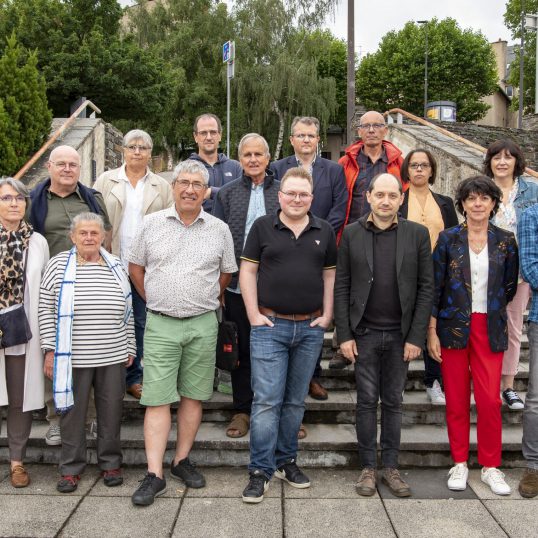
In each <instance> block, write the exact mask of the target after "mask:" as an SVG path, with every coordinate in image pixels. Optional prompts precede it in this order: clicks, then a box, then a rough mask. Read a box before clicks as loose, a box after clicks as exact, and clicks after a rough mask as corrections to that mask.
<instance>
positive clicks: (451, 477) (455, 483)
mask: <svg viewBox="0 0 538 538" xmlns="http://www.w3.org/2000/svg"><path fill="white" fill-rule="evenodd" d="M468 476H469V469H467V465H466V464H465V463H456V465H454V467H452V469H450V471H448V481H447V484H446V485H447V486H448V489H451V490H452V491H463V490H465V489H466V488H467V478H468Z"/></svg>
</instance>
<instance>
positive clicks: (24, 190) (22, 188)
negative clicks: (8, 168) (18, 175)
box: [0, 176, 30, 198]
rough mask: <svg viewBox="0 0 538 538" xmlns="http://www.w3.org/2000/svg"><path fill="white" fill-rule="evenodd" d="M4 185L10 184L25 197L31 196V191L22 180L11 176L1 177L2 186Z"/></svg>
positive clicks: (0, 184)
mask: <svg viewBox="0 0 538 538" xmlns="http://www.w3.org/2000/svg"><path fill="white" fill-rule="evenodd" d="M4 185H9V186H10V187H12V188H13V189H15V190H16V191H17V192H18V193H19V194H22V195H23V196H24V197H25V198H30V191H29V190H28V187H26V185H25V184H24V183H23V182H22V181H19V180H18V179H15V178H14V177H9V176H4V177H0V187H3V186H4Z"/></svg>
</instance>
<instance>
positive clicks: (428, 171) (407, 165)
mask: <svg viewBox="0 0 538 538" xmlns="http://www.w3.org/2000/svg"><path fill="white" fill-rule="evenodd" d="M436 177H437V162H436V161H435V158H434V156H433V155H432V153H431V152H430V151H428V150H427V149H423V148H417V149H414V150H412V151H410V152H409V153H408V154H407V156H406V158H405V160H404V162H403V164H402V180H403V181H404V182H406V183H409V189H408V190H407V191H406V192H405V195H404V201H403V204H402V207H401V208H400V214H401V215H402V217H404V218H406V219H409V220H412V221H413V222H418V223H420V224H423V225H424V226H426V228H428V231H429V232H430V242H431V245H432V250H433V248H434V247H435V244H436V243H437V238H438V236H439V233H440V232H441V231H442V230H445V229H446V228H451V227H452V226H456V225H457V224H458V216H457V215H456V210H455V209H454V202H453V201H452V198H450V197H449V196H443V195H442V194H438V193H436V192H433V191H432V190H431V189H430V185H433V184H434V183H435V179H436ZM441 382H442V376H441V366H440V364H439V363H438V362H437V361H435V360H434V359H433V358H432V357H431V356H430V355H428V352H427V350H425V351H424V385H426V394H427V396H428V398H429V400H430V402H431V403H432V404H433V405H445V395H444V394H443V389H442V386H441Z"/></svg>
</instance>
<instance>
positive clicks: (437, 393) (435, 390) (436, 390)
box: [426, 379, 446, 405]
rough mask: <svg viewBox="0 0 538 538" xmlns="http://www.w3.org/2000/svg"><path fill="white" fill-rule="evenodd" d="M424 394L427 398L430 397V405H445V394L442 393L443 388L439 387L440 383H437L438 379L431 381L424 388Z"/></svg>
mask: <svg viewBox="0 0 538 538" xmlns="http://www.w3.org/2000/svg"><path fill="white" fill-rule="evenodd" d="M426 394H427V395H428V398H429V399H430V402H431V403H432V405H445V404H446V400H445V395H444V393H443V389H442V388H441V385H440V384H439V381H437V379H436V380H435V381H434V382H433V385H432V386H431V388H430V387H427V388H426Z"/></svg>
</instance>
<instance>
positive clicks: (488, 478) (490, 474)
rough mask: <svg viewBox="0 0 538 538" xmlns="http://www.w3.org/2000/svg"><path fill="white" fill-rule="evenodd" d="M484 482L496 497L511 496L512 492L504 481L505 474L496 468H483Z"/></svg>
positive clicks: (482, 476)
mask: <svg viewBox="0 0 538 538" xmlns="http://www.w3.org/2000/svg"><path fill="white" fill-rule="evenodd" d="M480 475H481V478H482V482H484V484H487V485H488V486H489V487H490V488H491V491H492V492H493V493H495V495H510V493H512V490H511V489H510V486H509V485H508V484H507V483H506V482H505V481H504V473H503V472H502V471H500V470H499V469H497V468H496V467H482V472H481V473H480Z"/></svg>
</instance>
